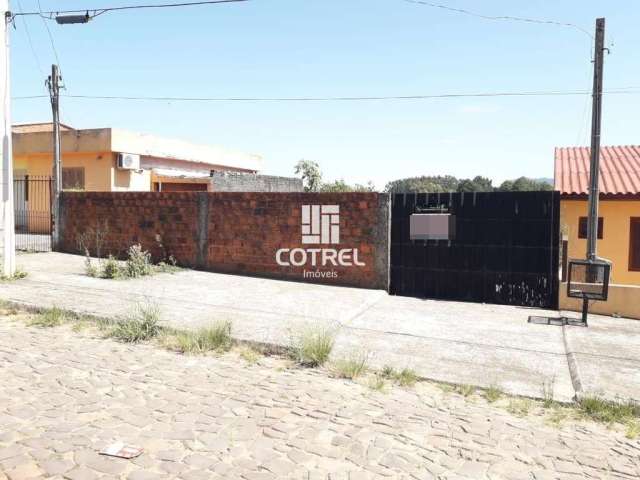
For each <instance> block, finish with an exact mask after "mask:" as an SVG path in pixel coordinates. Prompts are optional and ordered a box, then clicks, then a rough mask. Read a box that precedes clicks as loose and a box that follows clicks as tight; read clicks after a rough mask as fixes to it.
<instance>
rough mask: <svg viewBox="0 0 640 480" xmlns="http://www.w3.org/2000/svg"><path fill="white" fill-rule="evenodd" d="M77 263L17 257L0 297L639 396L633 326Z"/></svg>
mask: <svg viewBox="0 0 640 480" xmlns="http://www.w3.org/2000/svg"><path fill="white" fill-rule="evenodd" d="M83 262H84V258H83V257H80V256H74V255H67V254H60V253H43V254H25V255H20V256H19V257H18V264H19V265H20V266H21V268H22V269H23V270H25V271H27V272H28V273H29V276H28V277H27V278H26V279H23V280H20V281H15V282H6V283H2V284H0V298H2V299H5V300H10V301H14V302H19V303H22V304H29V305H33V306H39V307H50V306H54V305H55V306H58V307H60V308H65V309H70V310H74V311H78V312H84V313H90V314H93V315H98V316H103V317H114V316H119V315H124V314H126V313H127V312H129V311H130V310H131V309H132V308H133V307H134V306H135V304H136V303H140V302H153V303H157V304H158V305H159V306H160V308H161V311H162V317H163V322H164V323H166V324H167V325H171V326H174V327H177V328H184V329H190V328H197V327H200V326H203V325H207V324H208V323H210V322H212V321H214V320H217V319H229V320H232V321H233V334H234V336H235V337H236V338H238V339H240V340H251V341H256V342H263V343H269V344H276V345H287V344H289V342H290V339H291V336H292V334H295V332H296V331H297V330H299V328H300V326H302V325H305V324H308V323H326V324H330V325H334V326H335V327H336V328H337V330H338V336H337V341H336V348H335V351H334V354H335V355H348V354H351V353H353V352H356V351H362V350H364V351H366V352H368V354H369V359H370V360H369V364H370V365H371V366H373V367H382V366H383V365H386V364H389V365H392V366H394V367H396V368H403V367H411V368H413V369H414V370H416V372H417V373H418V374H419V375H421V376H423V377H425V378H429V379H433V380H438V381H444V382H450V383H462V384H471V385H476V386H480V387H489V386H497V387H500V388H501V389H502V390H504V391H506V392H509V393H513V394H519V395H526V396H531V397H541V396H543V389H545V388H546V389H547V390H549V389H550V388H553V392H554V396H555V398H556V399H557V400H562V401H569V400H571V399H572V398H574V397H575V396H576V395H584V394H602V395H605V396H607V397H609V398H617V397H619V398H633V399H640V375H638V372H639V371H640V348H638V345H640V322H639V321H634V320H627V319H613V318H608V317H600V316H595V315H594V316H592V317H591V318H590V327H589V328H588V329H586V328H583V327H576V326H564V327H562V326H553V325H539V324H531V323H528V322H527V319H528V317H529V316H530V315H538V316H552V317H557V316H559V313H558V312H555V311H546V310H537V309H528V308H519V307H509V306H500V305H483V304H473V303H460V302H444V301H434V300H420V299H414V298H406V297H394V296H389V295H387V293H386V292H384V291H376V290H363V289H356V288H345V287H331V286H322V285H311V284H303V283H294V282H287V281H279V280H267V279H259V278H252V277H242V276H235V275H224V274H215V273H207V272H197V271H192V270H183V271H180V272H178V273H174V274H168V273H163V274H158V275H155V276H153V277H147V278H141V279H135V280H104V279H95V278H90V277H87V276H86V275H85V274H84V267H83ZM568 315H570V316H577V314H573V313H571V314H568Z"/></svg>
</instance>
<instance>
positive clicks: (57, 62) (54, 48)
mask: <svg viewBox="0 0 640 480" xmlns="http://www.w3.org/2000/svg"><path fill="white" fill-rule="evenodd" d="M38 10H39V11H40V18H42V23H43V24H44V27H45V28H46V29H47V34H48V35H49V41H50V43H51V50H53V55H54V56H55V57H56V64H57V65H58V67H59V68H60V72H62V66H61V65H60V57H58V50H57V49H56V44H55V42H54V41H53V35H52V34H51V30H50V29H49V25H47V22H46V21H45V17H44V16H43V12H42V6H41V5H40V0H38Z"/></svg>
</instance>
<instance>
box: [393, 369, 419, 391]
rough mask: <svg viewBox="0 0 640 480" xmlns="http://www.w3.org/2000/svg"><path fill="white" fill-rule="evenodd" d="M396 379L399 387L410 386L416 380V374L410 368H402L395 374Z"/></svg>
mask: <svg viewBox="0 0 640 480" xmlns="http://www.w3.org/2000/svg"><path fill="white" fill-rule="evenodd" d="M396 381H397V382H398V384H399V385H400V386H401V387H412V386H414V385H415V383H416V382H417V381H418V374H417V373H416V372H415V371H414V370H413V369H411V368H406V367H405V368H403V369H402V370H400V372H398V373H397V374H396Z"/></svg>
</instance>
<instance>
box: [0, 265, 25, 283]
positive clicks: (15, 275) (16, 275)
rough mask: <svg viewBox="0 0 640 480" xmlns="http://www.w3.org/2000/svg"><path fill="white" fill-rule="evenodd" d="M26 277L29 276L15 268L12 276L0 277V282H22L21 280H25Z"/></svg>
mask: <svg viewBox="0 0 640 480" xmlns="http://www.w3.org/2000/svg"><path fill="white" fill-rule="evenodd" d="M27 275H29V274H28V273H27V272H25V271H24V270H20V269H19V268H17V269H16V271H15V272H13V275H0V281H2V282H13V281H15V280H22V279H23V278H26V277H27Z"/></svg>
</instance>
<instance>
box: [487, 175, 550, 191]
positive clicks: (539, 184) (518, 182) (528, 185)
mask: <svg viewBox="0 0 640 480" xmlns="http://www.w3.org/2000/svg"><path fill="white" fill-rule="evenodd" d="M498 190H499V191H502V192H531V191H540V190H542V191H549V190H553V185H551V184H550V183H549V182H547V181H545V180H536V179H534V178H528V177H520V178H516V179H515V180H506V181H504V182H502V184H501V185H500V187H499V188H498Z"/></svg>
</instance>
